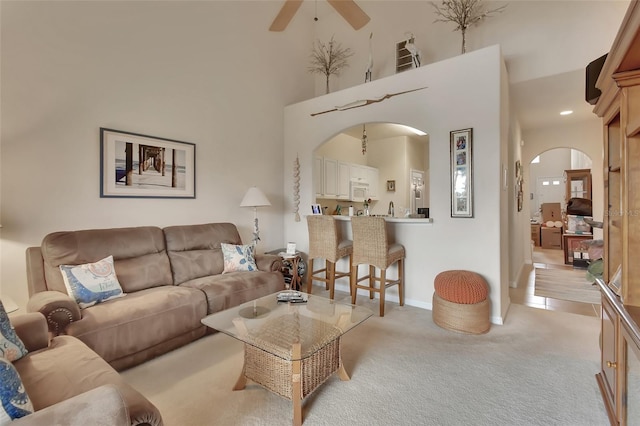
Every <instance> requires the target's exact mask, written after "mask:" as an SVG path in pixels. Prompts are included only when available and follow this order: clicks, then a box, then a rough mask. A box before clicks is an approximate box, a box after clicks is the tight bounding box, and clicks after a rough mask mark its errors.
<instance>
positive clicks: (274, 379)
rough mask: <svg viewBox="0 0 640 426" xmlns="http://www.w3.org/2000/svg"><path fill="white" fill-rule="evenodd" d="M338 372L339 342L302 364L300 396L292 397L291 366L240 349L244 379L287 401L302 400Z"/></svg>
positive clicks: (260, 352) (259, 351)
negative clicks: (242, 356) (242, 354)
mask: <svg viewBox="0 0 640 426" xmlns="http://www.w3.org/2000/svg"><path fill="white" fill-rule="evenodd" d="M339 368H340V338H337V339H335V340H333V341H332V342H331V343H329V344H328V345H326V346H324V347H323V348H322V349H320V350H318V351H317V352H315V353H314V354H313V355H311V356H310V357H308V358H305V359H303V360H302V369H301V370H302V374H301V377H300V379H299V380H300V382H301V385H302V386H301V389H300V390H301V393H302V395H299V396H297V397H295V396H294V395H293V381H294V378H293V377H292V362H291V361H288V360H285V359H282V358H280V357H278V356H276V355H272V354H270V353H268V352H266V351H263V350H262V349H258V348H256V347H255V346H252V345H249V344H246V345H245V347H244V375H245V377H246V378H247V379H249V380H252V381H254V382H256V383H258V384H259V385H262V386H264V387H265V388H267V389H269V390H270V391H271V392H273V393H276V394H278V395H280V396H282V397H285V398H287V399H289V400H292V399H296V398H297V399H301V398H305V397H306V396H307V395H309V394H310V393H311V392H313V391H314V390H315V389H316V388H317V387H318V386H320V385H321V384H322V383H324V382H325V381H326V380H327V379H328V378H329V377H331V375H332V374H333V373H335V372H336V371H338V369H339Z"/></svg>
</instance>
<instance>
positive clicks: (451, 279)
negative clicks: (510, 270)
mask: <svg viewBox="0 0 640 426" xmlns="http://www.w3.org/2000/svg"><path fill="white" fill-rule="evenodd" d="M434 289H435V292H434V293H433V322H434V323H436V324H437V325H439V326H440V327H442V328H445V329H447V330H452V331H458V332H461V333H471V334H482V333H486V332H487V331H489V328H490V327H491V322H490V321H489V316H490V303H489V298H488V295H489V286H488V285H487V282H486V281H485V279H484V278H482V277H481V276H480V275H479V274H477V273H475V272H471V271H460V270H455V271H444V272H441V273H439V274H438V275H437V276H436V278H435V281H434Z"/></svg>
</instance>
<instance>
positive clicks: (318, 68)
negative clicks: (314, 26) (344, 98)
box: [308, 36, 353, 93]
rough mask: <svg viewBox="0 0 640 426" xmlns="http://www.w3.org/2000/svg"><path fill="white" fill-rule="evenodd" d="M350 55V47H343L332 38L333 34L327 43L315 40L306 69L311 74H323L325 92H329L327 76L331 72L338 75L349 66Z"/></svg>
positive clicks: (351, 53) (329, 75) (351, 54)
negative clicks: (309, 63) (309, 62)
mask: <svg viewBox="0 0 640 426" xmlns="http://www.w3.org/2000/svg"><path fill="white" fill-rule="evenodd" d="M351 56H353V52H352V51H351V49H349V48H348V47H347V48H343V47H342V45H341V44H340V43H338V42H337V41H335V40H334V39H333V36H332V37H331V40H330V41H329V43H327V44H325V43H323V42H321V41H320V40H316V42H315V44H314V45H313V51H312V52H311V65H310V66H309V68H308V70H309V72H310V73H312V74H324V76H325V78H326V89H327V93H329V77H331V75H333V74H335V75H340V72H341V71H342V69H343V68H346V67H348V66H349V64H348V63H347V59H348V58H349V57H351Z"/></svg>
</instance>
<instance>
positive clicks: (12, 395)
mask: <svg viewBox="0 0 640 426" xmlns="http://www.w3.org/2000/svg"><path fill="white" fill-rule="evenodd" d="M31 413H33V404H31V399H30V398H29V395H28V394H27V392H26V391H25V389H24V385H23V384H22V379H21V378H20V375H19V374H18V371H16V369H15V367H14V366H13V364H12V363H11V361H9V360H8V359H6V358H2V357H0V425H3V426H4V425H8V424H10V423H11V421H12V420H13V419H19V418H20V417H24V416H26V415H29V414H31Z"/></svg>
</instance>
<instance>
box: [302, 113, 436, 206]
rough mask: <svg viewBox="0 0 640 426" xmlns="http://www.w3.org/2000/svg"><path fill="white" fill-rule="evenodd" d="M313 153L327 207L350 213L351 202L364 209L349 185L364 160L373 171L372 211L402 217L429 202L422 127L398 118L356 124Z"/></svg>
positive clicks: (319, 195)
mask: <svg viewBox="0 0 640 426" xmlns="http://www.w3.org/2000/svg"><path fill="white" fill-rule="evenodd" d="M313 155H314V162H313V164H314V173H313V178H314V188H316V191H315V192H316V194H315V195H316V202H318V203H320V204H321V205H322V206H323V207H326V209H325V210H326V211H327V213H337V212H342V214H346V213H347V212H346V211H343V208H345V207H348V206H353V207H354V209H355V211H356V212H358V211H362V209H363V205H362V204H363V203H362V200H357V199H353V198H352V197H351V195H352V194H351V193H350V191H349V185H350V184H352V183H353V182H354V181H355V180H356V179H358V178H359V177H360V176H358V175H357V173H358V172H357V171H356V170H358V169H359V168H360V166H362V167H363V168H364V170H370V171H371V174H368V175H366V176H367V177H366V178H365V179H364V180H365V181H366V185H367V186H368V190H369V192H370V195H371V199H372V203H371V206H370V207H371V214H375V215H385V216H386V215H393V216H396V217H403V216H406V215H408V214H416V213H418V212H417V209H418V208H428V207H429V136H428V135H427V134H426V133H425V132H423V131H420V130H417V129H415V128H413V127H409V126H406V125H402V124H396V123H371V122H369V123H362V124H357V125H355V126H351V127H349V128H347V129H344V130H343V131H342V132H340V133H338V134H337V135H335V136H333V137H331V138H330V139H328V140H327V141H325V142H324V143H322V144H321V145H320V146H318V147H317V148H316V149H315V150H314V152H313ZM345 174H346V177H345ZM373 180H374V181H373ZM327 187H329V188H327ZM345 210H346V209H345Z"/></svg>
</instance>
